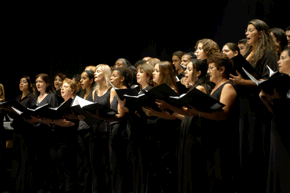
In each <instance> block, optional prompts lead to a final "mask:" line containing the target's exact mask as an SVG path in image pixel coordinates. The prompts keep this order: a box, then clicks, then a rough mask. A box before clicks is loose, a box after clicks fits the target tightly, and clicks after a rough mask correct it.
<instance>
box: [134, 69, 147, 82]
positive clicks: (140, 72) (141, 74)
mask: <svg viewBox="0 0 290 193" xmlns="http://www.w3.org/2000/svg"><path fill="white" fill-rule="evenodd" d="M136 78H137V83H138V84H140V85H146V84H147V78H148V77H147V74H146V72H144V71H143V70H142V69H140V68H139V69H138V72H137V75H136Z"/></svg>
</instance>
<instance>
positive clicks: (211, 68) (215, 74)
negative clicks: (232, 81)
mask: <svg viewBox="0 0 290 193" xmlns="http://www.w3.org/2000/svg"><path fill="white" fill-rule="evenodd" d="M207 73H208V75H209V80H210V81H211V82H214V83H216V80H218V79H219V78H220V77H221V76H222V75H221V72H220V71H219V70H218V69H217V67H216V65H215V63H209V64H208V70H207Z"/></svg>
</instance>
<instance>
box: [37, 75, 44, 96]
mask: <svg viewBox="0 0 290 193" xmlns="http://www.w3.org/2000/svg"><path fill="white" fill-rule="evenodd" d="M35 85H36V89H37V91H38V92H40V93H44V92H45V91H46V82H44V81H43V80H42V78H41V77H38V78H37V79H36V80H35Z"/></svg>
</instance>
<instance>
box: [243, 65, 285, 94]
mask: <svg viewBox="0 0 290 193" xmlns="http://www.w3.org/2000/svg"><path fill="white" fill-rule="evenodd" d="M267 67H268V69H269V71H270V77H269V79H266V80H260V81H259V80H257V79H256V78H255V77H253V76H252V75H251V74H250V73H249V72H248V71H247V70H246V69H244V68H243V70H244V72H245V73H246V74H247V75H248V77H249V78H250V79H251V80H252V81H253V82H254V83H255V84H256V85H257V86H259V87H260V88H261V89H262V90H263V91H264V92H265V93H267V94H270V95H271V94H273V92H274V89H275V88H276V91H277V92H278V93H279V94H280V95H281V96H282V97H284V96H285V95H286V94H287V92H288V91H289V90H290V76H289V75H288V74H284V73H280V72H278V71H276V72H274V71H273V70H272V69H271V68H270V67H269V66H267Z"/></svg>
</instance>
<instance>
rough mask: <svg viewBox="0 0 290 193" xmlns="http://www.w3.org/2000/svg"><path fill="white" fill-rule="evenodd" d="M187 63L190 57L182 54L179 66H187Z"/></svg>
mask: <svg viewBox="0 0 290 193" xmlns="http://www.w3.org/2000/svg"><path fill="white" fill-rule="evenodd" d="M189 61H190V56H189V55H186V54H184V55H183V56H182V57H181V65H183V66H187V64H188V62H189Z"/></svg>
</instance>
